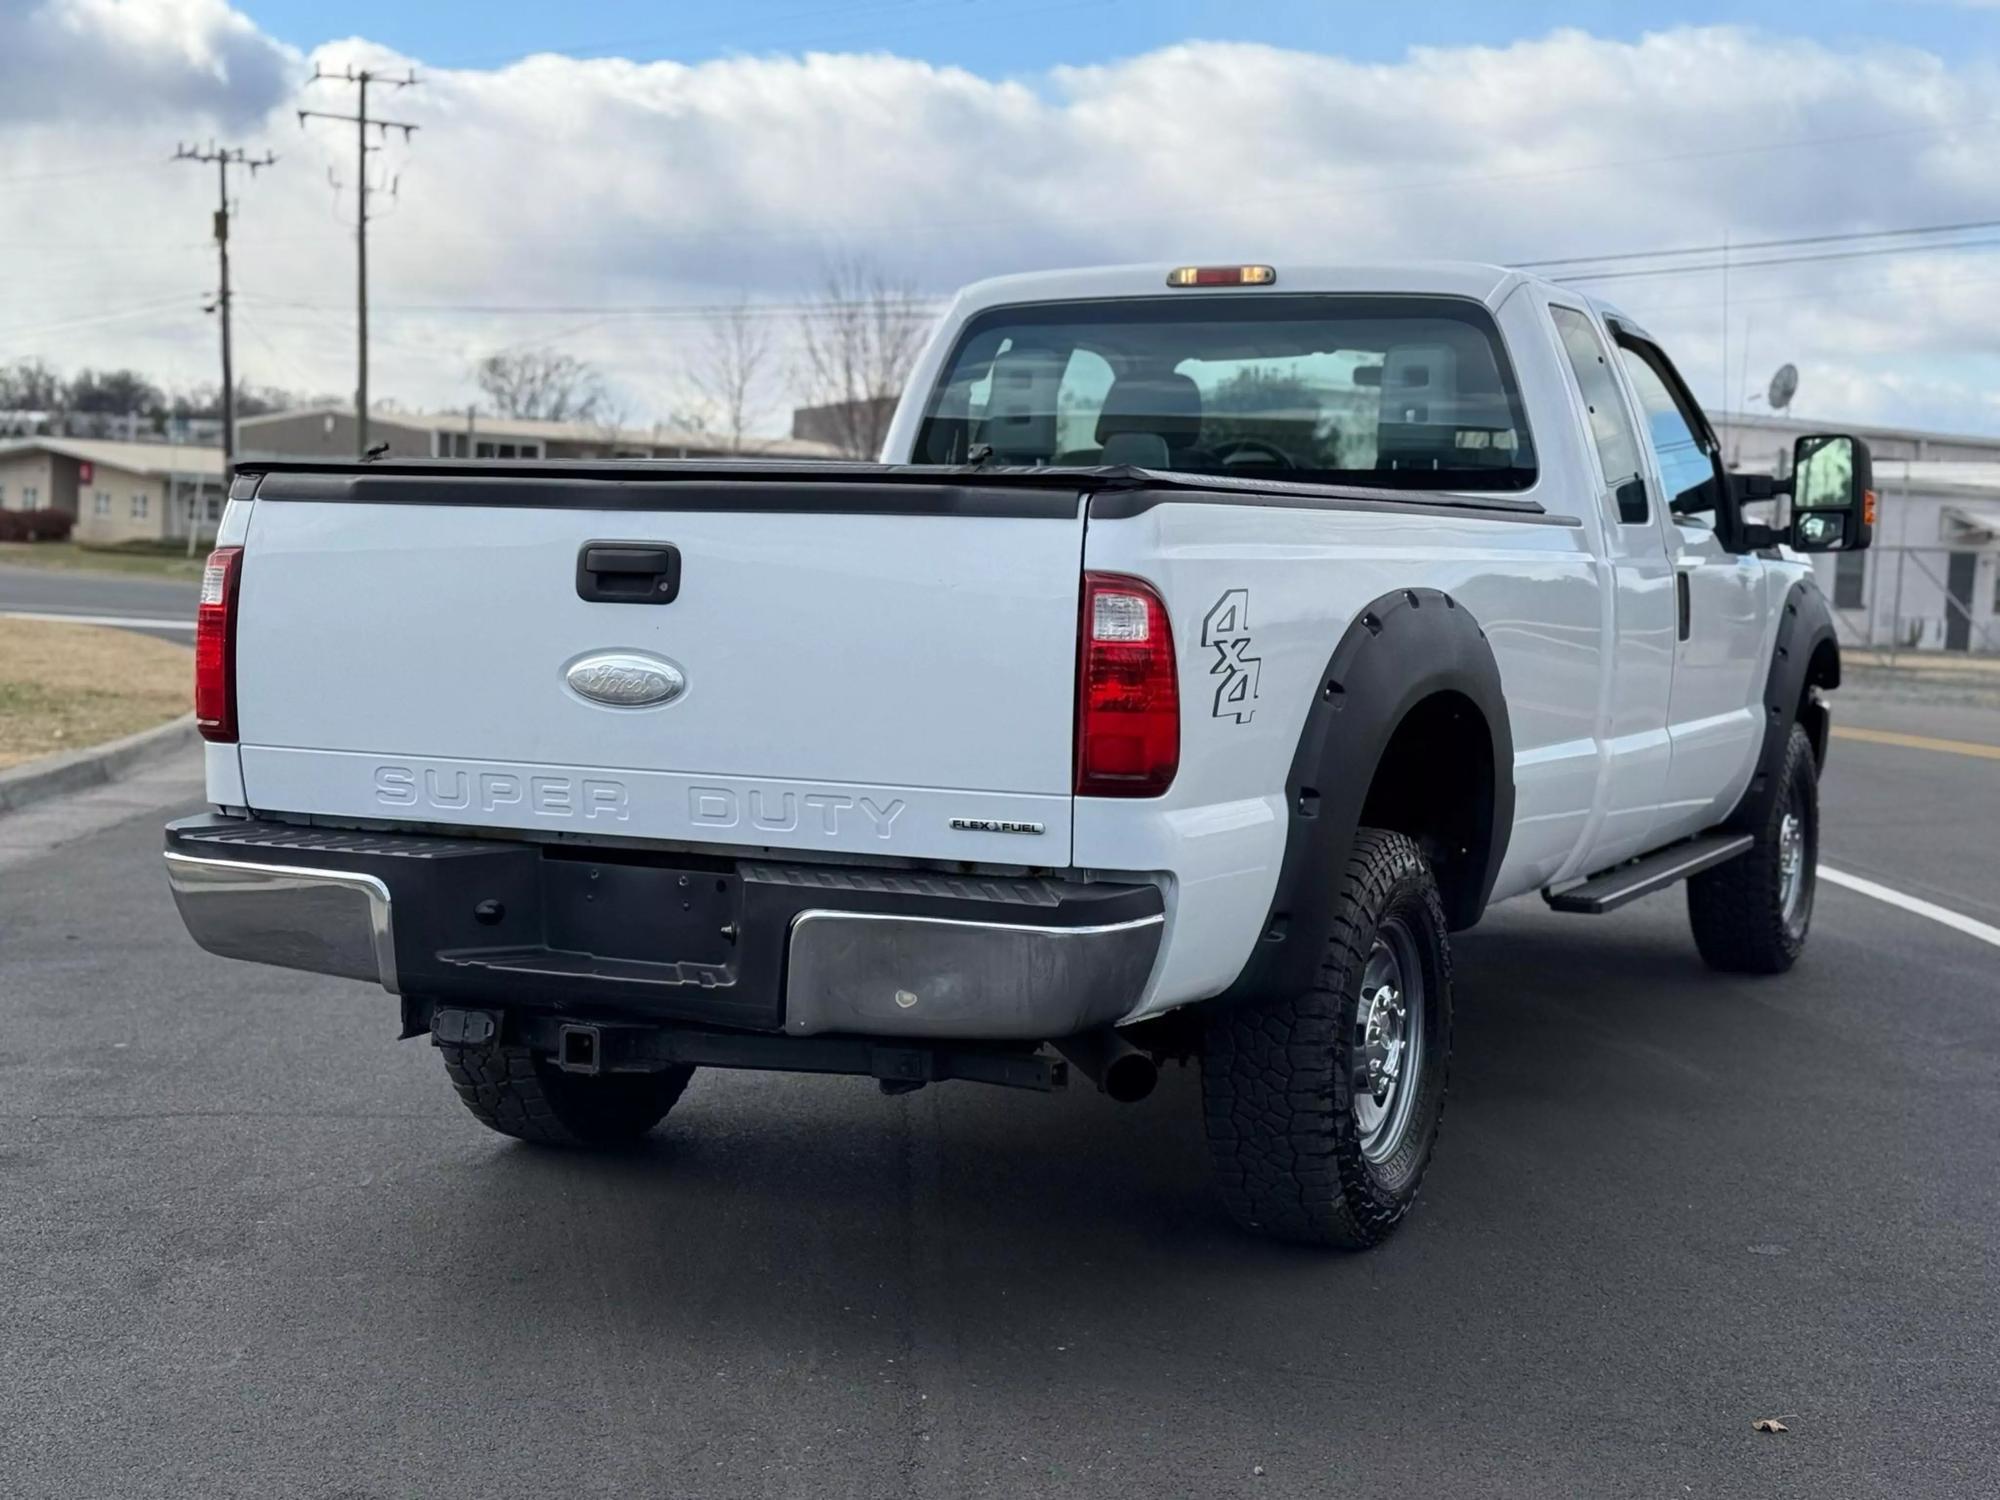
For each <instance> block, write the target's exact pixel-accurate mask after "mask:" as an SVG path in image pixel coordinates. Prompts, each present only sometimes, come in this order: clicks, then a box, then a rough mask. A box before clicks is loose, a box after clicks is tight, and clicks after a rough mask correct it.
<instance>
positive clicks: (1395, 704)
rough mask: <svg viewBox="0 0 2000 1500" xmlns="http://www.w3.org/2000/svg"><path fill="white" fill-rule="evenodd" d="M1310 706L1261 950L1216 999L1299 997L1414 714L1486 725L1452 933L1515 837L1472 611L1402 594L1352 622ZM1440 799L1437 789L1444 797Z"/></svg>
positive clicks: (1490, 686) (1484, 654) (1496, 698)
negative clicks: (1398, 738)
mask: <svg viewBox="0 0 2000 1500" xmlns="http://www.w3.org/2000/svg"><path fill="white" fill-rule="evenodd" d="M1315 689H1316V690H1315V692H1314V695H1313V704H1312V707H1311V708H1310V709H1309V710H1308V711H1307V713H1306V721H1305V727H1304V729H1303V730H1302V731H1301V732H1300V734H1299V742H1298V748H1297V749H1296V751H1294V753H1293V756H1292V765H1291V770H1290V771H1289V773H1288V774H1287V776H1286V778H1285V804H1286V807H1287V809H1288V813H1289V824H1288V826H1287V828H1286V831H1285V853H1284V858H1283V861H1282V863H1281V864H1280V866H1279V870H1278V885H1277V890H1276V891H1275V892H1274V894H1273V895H1272V898H1271V906H1270V910H1269V912H1268V913H1267V914H1266V916H1265V920H1264V926H1263V928H1262V930H1261V932H1260V934H1259V937H1258V940H1257V944H1256V946H1255V947H1254V948H1253V949H1252V950H1251V953H1250V957H1249V958H1248V960H1246V961H1245V963H1244V965H1243V968H1242V970H1241V971H1240V972H1239V973H1238V975H1237V977H1236V980H1235V982H1234V983H1233V984H1231V985H1230V987H1229V988H1228V990H1226V991H1225V992H1224V993H1223V995H1222V996H1221V997H1220V999H1219V1003H1223V1004H1228V1003H1232V1002H1235V1001H1239V1000H1244V999H1249V998H1252V997H1254V996H1259V995H1270V994H1295V993H1300V992H1303V991H1304V990H1305V989H1306V988H1308V987H1309V986H1310V985H1311V983H1312V980H1313V975H1314V973H1315V972H1316V970H1317V968H1318V966H1319V963H1320V960H1321V957H1322V955H1323V952H1324V949H1325V947H1326V942H1327V937H1328V934H1329V932H1330V931H1331V928H1332V922H1333V890H1334V884H1335V882H1336V881H1338V880H1339V879H1340V876H1341V871H1342V868H1343V866H1344V865H1345V863H1346V860H1347V854H1348V850H1349V849H1350V848H1351V847H1352V845H1353V843H1354V832H1355V829H1356V828H1358V827H1359V826H1360V823H1361V814H1362V810H1363V808H1364V807H1365V805H1366V803H1367V799H1368V794H1369V790H1370V787H1371V786H1372V784H1373V783H1374V780H1375V773H1376V770H1377V768H1378V767H1379V766H1380V765H1381V763H1382V756H1383V752H1384V750H1385V749H1387V747H1388V744H1389V741H1390V739H1391V737H1392V736H1394V734H1395V733H1396V731H1397V729H1398V728H1399V727H1400V726H1401V725H1402V723H1403V721H1404V719H1405V717H1406V716H1407V715H1408V714H1409V713H1410V711H1411V710H1412V709H1413V708H1415V707H1416V706H1417V705H1418V704H1420V703H1422V702H1423V701H1424V700H1425V699H1427V698H1430V697H1432V696H1433V695H1435V694H1438V693H1447V692H1448V693H1457V694H1459V695H1460V696H1462V697H1464V698H1466V699H1467V700H1469V701H1470V702H1471V703H1472V705H1473V706H1474V707H1475V708H1476V709H1477V710H1478V711H1479V712H1480V713H1481V714H1482V715H1484V717H1485V720H1486V731H1487V733H1488V735H1489V736H1490V738H1491V745H1492V753H1493V778H1492V786H1491V788H1490V792H1489V791H1487V790H1486V789H1479V790H1475V791H1472V792H1471V793H1470V794H1471V795H1479V796H1481V797H1482V798H1483V801H1484V802H1485V804H1486V805H1484V806H1481V807H1478V808H1475V809H1473V810H1472V814H1471V821H1472V823H1473V826H1474V827H1475V828H1476V829H1477V830H1478V832H1479V833H1481V834H1483V837H1484V845H1483V847H1482V848H1478V849H1475V850H1470V851H1468V859H1469V860H1471V861H1476V864H1471V865H1469V866H1468V870H1467V876H1468V878H1466V879H1464V880H1461V881H1459V882H1456V884H1455V887H1454V889H1453V890H1451V891H1448V892H1446V894H1445V915H1446V917H1447V919H1448V920H1449V922H1450V925H1451V926H1452V927H1453V928H1462V927H1469V926H1471V925H1472V924H1473V923H1474V922H1476V921H1478V920H1479V916H1480V914H1481V913H1482V912H1483V911H1484V910H1485V908H1486V901H1487V898H1488V897H1489V896H1490V895H1491V894H1492V891H1493V879H1494V876H1495V875H1496V874H1497V873H1498V872H1499V869H1500V862H1501V860H1502V859H1503V858H1504V857H1505V856H1506V853H1507V841H1508V838H1509V837H1510V835H1511V834H1512V832H1513V827H1514V739H1513V731H1512V728H1511V725H1510V722H1509V719H1508V715H1507V700H1506V696H1505V694H1504V693H1503V692H1502V691H1501V686H1500V667H1499V664H1498V663H1497V662H1496V661H1495V660H1494V658H1493V648H1492V646H1491V644H1490V643H1489V642H1488V641H1487V639H1486V632H1485V631H1484V630H1483V629H1482V628H1481V627H1480V624H1479V622H1478V621H1477V620H1475V619H1474V618H1473V616H1472V612H1471V611H1470V610H1468V609H1466V608H1465V607H1464V606H1463V605H1461V604H1459V603H1458V601H1457V600H1455V599H1453V598H1452V597H1451V596H1450V595H1449V594H1445V593H1442V592H1440V591H1438V590H1437V589H1421V588H1410V589H1397V590H1395V591H1394V592H1392V593H1387V594H1384V595H1382V596H1381V597H1380V598H1379V599H1376V600H1375V601H1374V602H1373V603H1371V604H1369V605H1368V606H1367V607H1366V608H1365V609H1363V610H1362V611H1361V612H1360V614H1358V615H1357V616H1356V617H1355V618H1354V620H1353V622H1352V623H1350V624H1349V626H1348V627H1347V630H1346V632H1345V633H1344V634H1343V635H1342V636H1341V638H1340V644H1339V645H1337V646H1335V647H1334V650H1333V655H1332V656H1331V657H1330V658H1329V659H1328V661H1327V664H1326V670H1325V671H1324V672H1323V673H1321V675H1320V677H1319V679H1318V681H1317V683H1316V684H1315ZM1441 795H1442V789H1441Z"/></svg>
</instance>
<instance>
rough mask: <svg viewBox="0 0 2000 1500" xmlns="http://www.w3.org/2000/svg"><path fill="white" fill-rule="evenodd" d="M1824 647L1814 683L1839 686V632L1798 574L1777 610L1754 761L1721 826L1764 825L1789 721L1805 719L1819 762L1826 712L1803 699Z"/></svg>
mask: <svg viewBox="0 0 2000 1500" xmlns="http://www.w3.org/2000/svg"><path fill="white" fill-rule="evenodd" d="M1826 651H1830V652H1831V653H1832V660H1833V669H1832V673H1831V675H1830V676H1827V675H1824V674H1823V675H1822V677H1821V678H1820V679H1819V680H1818V682H1817V685H1818V686H1821V687H1839V686H1840V638H1839V636H1838V635H1837V634H1836V633H1835V632H1834V628H1833V611H1832V609H1831V608H1829V607H1828V605H1827V602H1826V595H1825V594H1823V593H1821V592H1820V589H1819V586H1818V585H1817V584H1816V583H1815V582H1814V581H1813V580H1812V579H1810V578H1801V579H1799V580H1798V581H1797V582H1796V583H1794V584H1793V585H1792V586H1791V588H1790V589H1788V590H1787V591H1786V593H1785V602H1784V604H1783V605H1782V606H1780V608H1779V611H1778V629H1777V633H1776V635H1775V636H1774V637H1773V639H1772V646H1771V661H1770V665H1769V666H1768V667H1767V668H1766V669H1765V672H1764V694H1763V697H1762V699H1761V700H1760V701H1761V702H1762V703H1763V705H1764V743H1763V745H1762V746H1761V747H1760V748H1759V749H1758V751H1757V767H1756V770H1755V771H1753V772H1752V773H1751V776H1750V784H1749V785H1748V786H1746V787H1745V788H1744V789H1743V795H1742V796H1741V797H1740V798H1738V799H1737V803H1736V807H1735V810H1734V811H1732V812H1731V813H1730V814H1729V816H1728V818H1726V819H1725V820H1724V822H1723V826H1724V827H1726V828H1729V829H1733V830H1737V831H1740V832H1751V831H1754V830H1756V829H1759V828H1762V827H1763V826H1764V824H1765V822H1766V821H1767V819H1768V818H1769V816H1770V811H1771V799H1772V798H1773V797H1775V796H1776V795H1777V790H1778V772H1779V770H1780V768H1782V767H1783V765H1784V763H1785V744H1786V741H1788V740H1789V739H1790V738H1791V734H1792V725H1793V723H1794V722H1799V723H1803V724H1804V725H1805V729H1806V733H1807V734H1808V735H1810V736H1811V738H1812V742H1813V757H1814V759H1815V760H1816V761H1817V762H1818V764H1819V765H1820V767H1821V768H1822V769H1824V768H1825V766H1826V752H1827V737H1828V732H1829V730H1830V728H1831V725H1830V722H1829V716H1828V714H1827V711H1826V706H1825V705H1824V704H1822V703H1819V702H1818V701H1816V700H1815V701H1808V700H1807V697H1806V688H1807V686H1808V685H1809V684H1810V682H1811V679H1809V677H1808V673H1810V672H1811V670H1812V665H1813V663H1814V662H1815V661H1817V660H1821V659H1822V652H1826Z"/></svg>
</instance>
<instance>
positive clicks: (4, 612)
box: [0, 609, 194, 630]
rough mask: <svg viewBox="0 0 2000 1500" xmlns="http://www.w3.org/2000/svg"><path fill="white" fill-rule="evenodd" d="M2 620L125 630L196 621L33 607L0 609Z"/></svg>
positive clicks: (163, 627)
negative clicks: (34, 608)
mask: <svg viewBox="0 0 2000 1500" xmlns="http://www.w3.org/2000/svg"><path fill="white" fill-rule="evenodd" d="M0 620H53V621H55V622H56V623H57V624H59V625H116V626H119V627H121V628H122V629H125V630H193V629H194V621H192V620H182V619H174V618H172V617H171V616H168V615H69V614H53V613H49V612H46V611H40V610H32V609H0Z"/></svg>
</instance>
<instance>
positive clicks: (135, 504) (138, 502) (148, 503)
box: [132, 495, 153, 521]
mask: <svg viewBox="0 0 2000 1500" xmlns="http://www.w3.org/2000/svg"><path fill="white" fill-rule="evenodd" d="M152 509H153V497H152V496H151V495H134V496H133V497H132V519H133V520H135V521H143V520H145V519H146V517H147V515H148V514H150V513H151V511H152Z"/></svg>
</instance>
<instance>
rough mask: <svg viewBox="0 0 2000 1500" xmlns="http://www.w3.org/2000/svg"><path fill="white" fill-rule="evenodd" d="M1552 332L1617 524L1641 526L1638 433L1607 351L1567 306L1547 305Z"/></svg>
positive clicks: (1646, 515)
mask: <svg viewBox="0 0 2000 1500" xmlns="http://www.w3.org/2000/svg"><path fill="white" fill-rule="evenodd" d="M1549 315H1550V316H1551V317H1553V318H1554V319H1555V323H1556V333H1557V335H1558V337H1560V338H1561V339H1562V346H1563V353H1565V354H1566V355H1568V356H1569V364H1570V369H1571V370H1573V371H1574V372H1575V373H1576V384H1577V389H1579V390H1580V391H1582V392H1583V404H1584V408H1585V410H1586V411H1588V413H1589V414H1590V436H1591V438H1592V440H1593V441H1595V442H1596V444H1597V458H1598V462H1599V463H1600V464H1601V465H1602V466H1603V468H1604V482H1605V483H1606V484H1607V485H1609V486H1610V487H1611V493H1612V495H1613V496H1614V497H1615V498H1616V501H1617V505H1618V522H1619V524H1620V525H1622V526H1643V525H1645V524H1646V523H1647V521H1648V520H1650V519H1651V511H1650V510H1649V508H1648V506H1647V502H1646V480H1645V475H1644V467H1645V466H1644V465H1643V464H1642V463H1641V461H1640V455H1639V434H1638V432H1637V431H1636V430H1635V429H1634V428H1633V426H1632V417H1631V414H1630V413H1629V412H1628V411H1627V410H1626V407H1625V400H1624V398H1623V397H1622V396H1620V395H1619V393H1618V377H1617V376H1616V375H1615V374H1614V373H1613V372H1612V369H1611V351H1610V350H1609V349H1607V348H1606V347H1605V346H1604V340H1603V339H1602V338H1601V337H1600V336H1599V335H1598V332H1597V326H1596V325H1595V324H1594V323H1592V322H1591V321H1590V319H1589V318H1588V317H1587V316H1586V315H1585V314H1583V313H1581V312H1579V311H1577V309H1575V308H1573V307H1560V306H1553V305H1552V306H1551V307H1550V308H1549Z"/></svg>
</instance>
